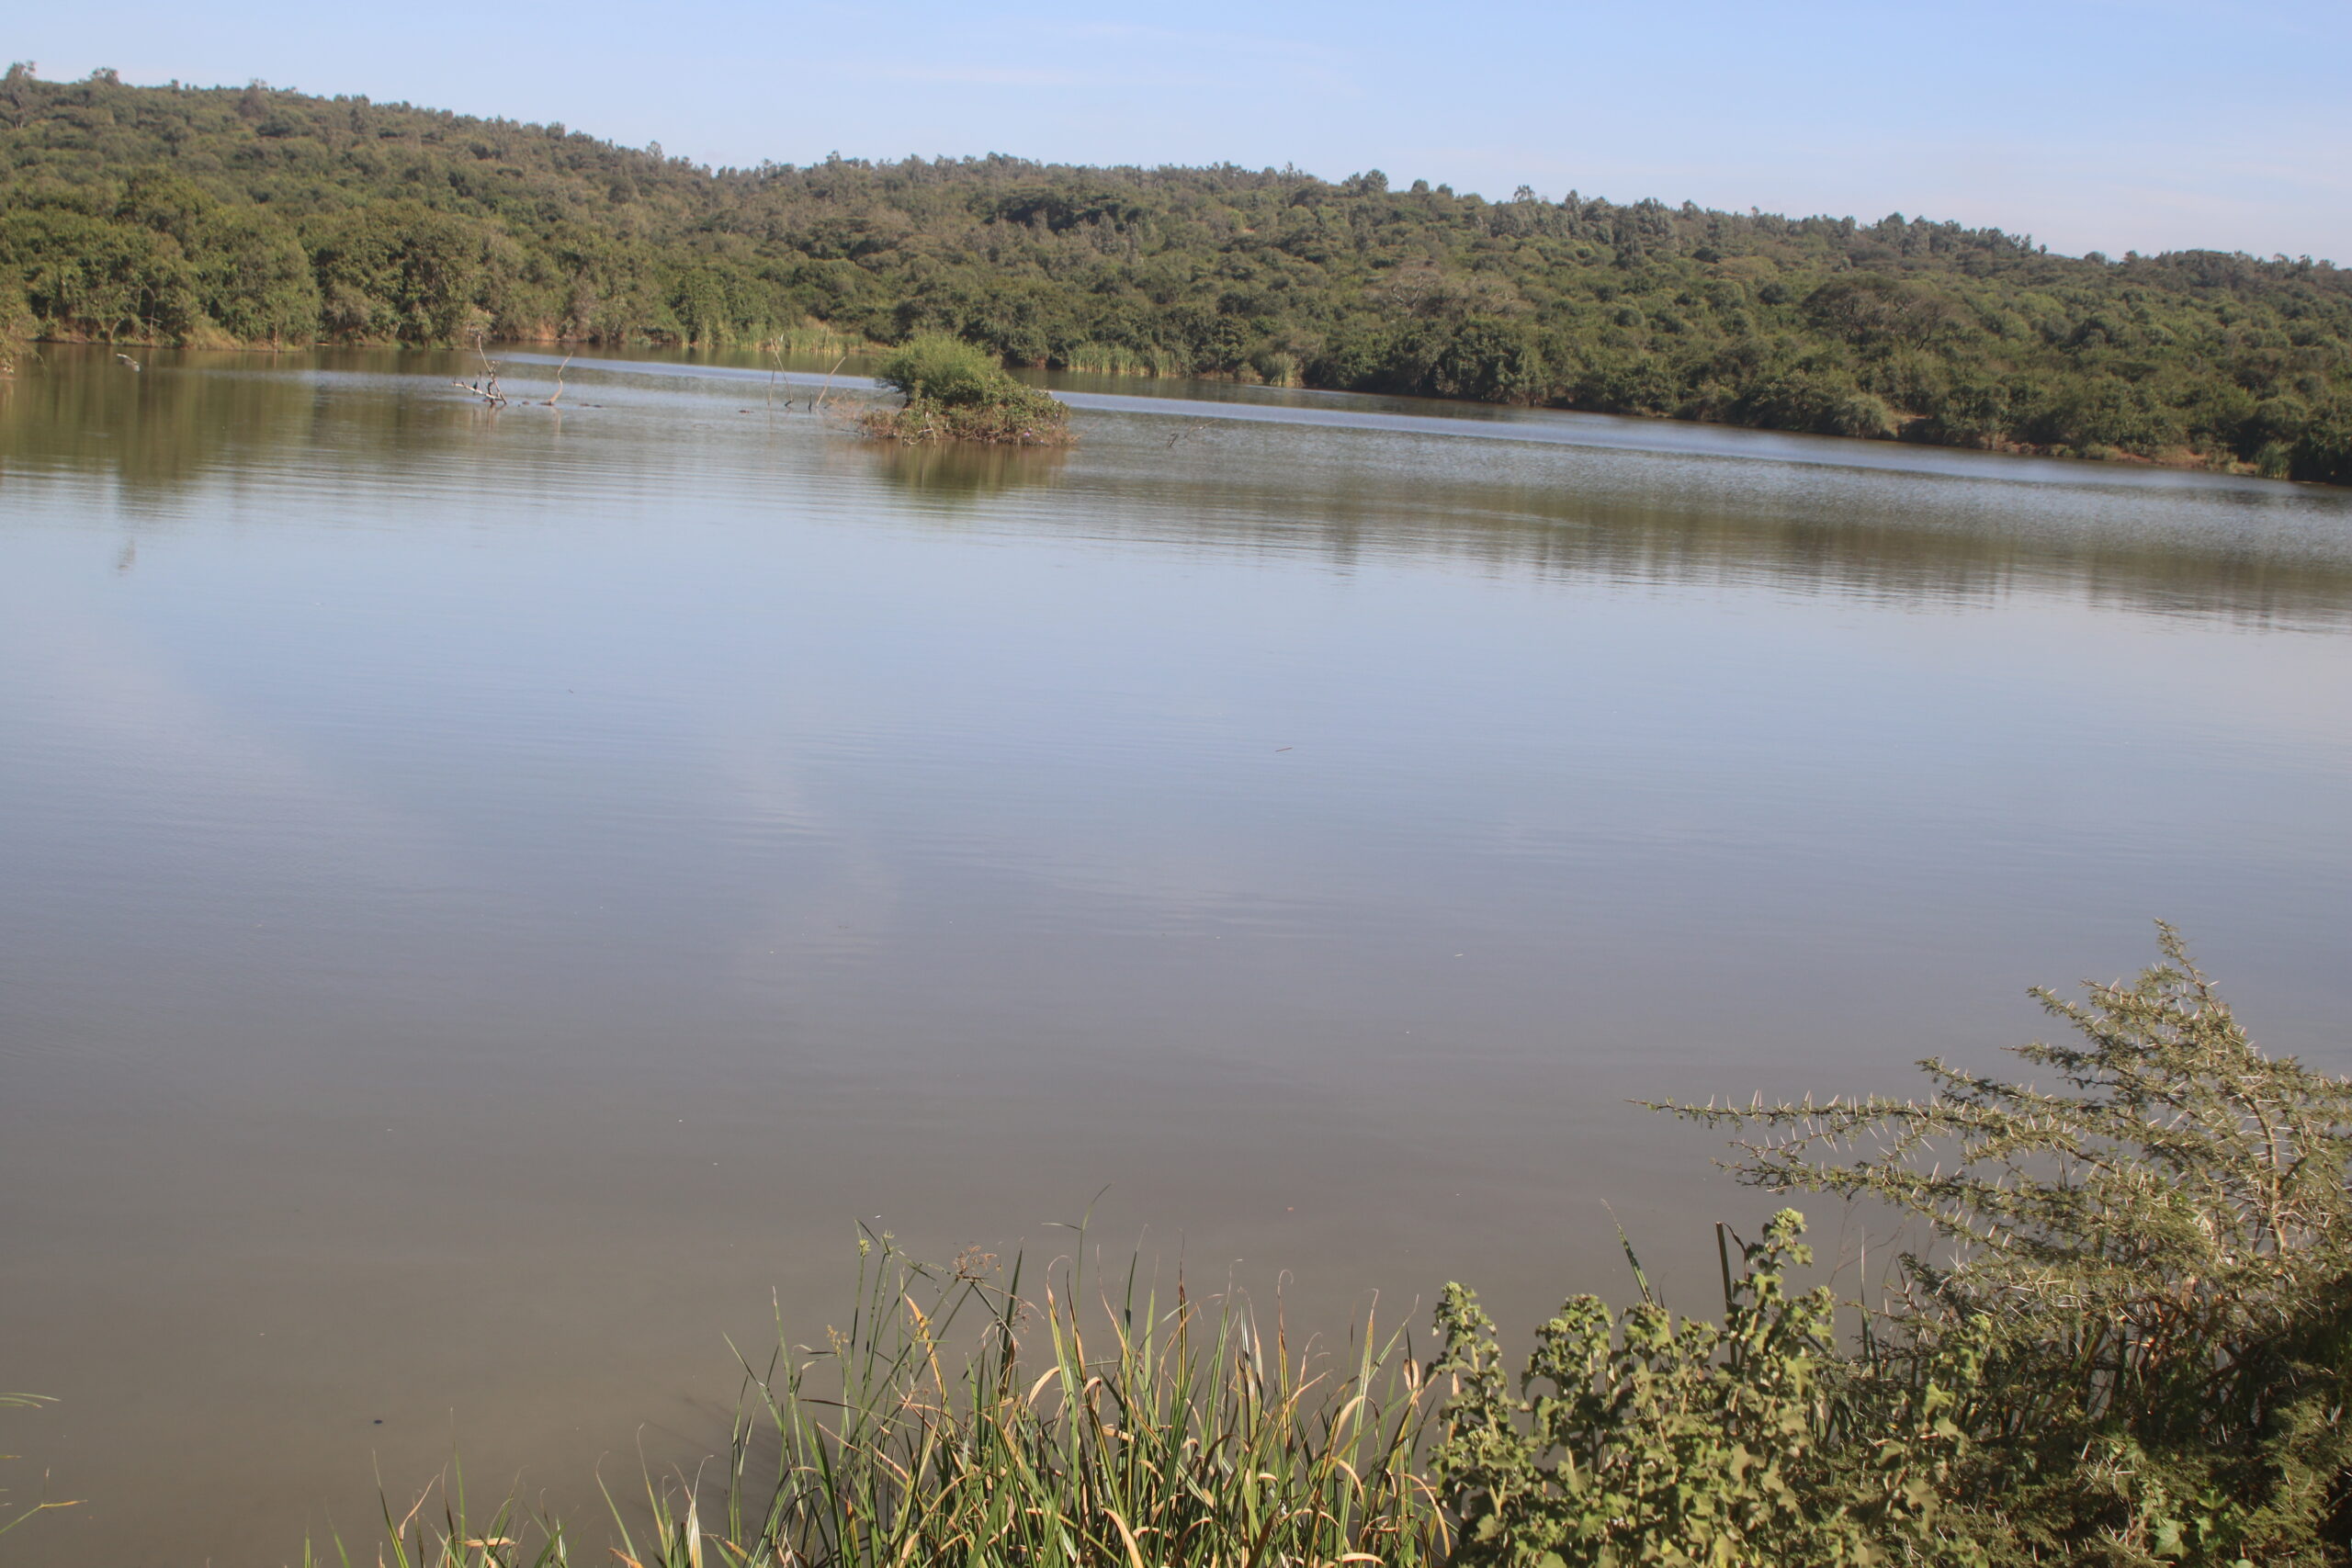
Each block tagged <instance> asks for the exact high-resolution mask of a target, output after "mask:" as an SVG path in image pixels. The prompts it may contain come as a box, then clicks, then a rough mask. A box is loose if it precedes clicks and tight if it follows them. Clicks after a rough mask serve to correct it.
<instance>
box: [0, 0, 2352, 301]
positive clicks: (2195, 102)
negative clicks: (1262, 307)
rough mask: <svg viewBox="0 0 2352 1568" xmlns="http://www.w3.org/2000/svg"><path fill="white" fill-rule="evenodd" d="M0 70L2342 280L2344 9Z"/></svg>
mask: <svg viewBox="0 0 2352 1568" xmlns="http://www.w3.org/2000/svg"><path fill="white" fill-rule="evenodd" d="M6 31H7V33H8V35H9V38H10V41H9V43H8V44H7V46H6V47H7V50H8V52H9V56H10V57H11V58H15V59H26V60H32V61H35V62H38V63H39V64H40V67H41V73H42V74H43V75H46V76H52V77H75V76H80V75H84V74H85V73H88V72H89V71H90V70H91V69H93V68H94V67H97V66H111V67H113V68H115V69H117V70H119V71H120V72H121V73H122V74H123V76H124V78H125V79H126V80H130V81H134V82H160V81H164V80H167V79H173V78H177V79H179V80H183V81H190V82H198V83H204V84H211V83H216V82H228V83H243V82H244V81H246V80H249V79H251V78H254V77H259V78H262V79H263V80H266V81H269V82H272V83H276V84H277V85H285V86H298V87H300V88H302V89H304V90H305V91H309V92H318V93H365V94H368V96H373V97H378V98H386V99H394V98H405V99H408V100H410V101H412V102H415V103H423V104H432V105H435V106H436V107H446V108H455V109H459V110H464V111H467V112H470V113H478V114H503V115H506V116H509V117H511V118H520V119H533V120H549V119H556V120H561V121H563V122H565V123H566V124H568V125H571V126H572V127H574V128H575V129H579V130H589V131H594V132H595V133H596V134H598V135H602V136H608V137H611V138H613V139H614V140H616V141H624V142H628V143H631V144H633V145H642V144H644V143H646V142H648V141H660V142H661V143H662V146H663V147H664V149H666V150H667V151H668V152H672V153H676V154H684V155H686V156H689V157H692V158H694V159H695V160H697V161H701V162H708V163H735V164H752V163H757V162H759V161H760V160H762V159H763V158H768V159H774V160H775V161H777V162H779V163H806V162H809V161H810V160H812V159H817V158H821V157H823V156H824V155H825V154H826V153H828V152H836V151H838V152H842V154H844V155H847V156H862V157H899V156H901V155H903V154H906V153H909V152H914V153H922V154H926V155H928V154H932V153H941V152H946V153H967V152H1012V153H1018V154H1022V155H1024V156H1028V157H1035V158H1046V159H1058V160H1068V161H1073V162H1084V163H1145V164H1159V163H1208V162H1218V161H1226V160H1230V161H1231V162H1234V163H1237V164H1246V165H1249V166H1250V167H1262V166H1265V165H1269V164H1272V165H1281V164H1297V165H1298V166H1299V167H1300V168H1303V169H1307V170H1310V171H1313V172H1314V173H1317V174H1320V175H1328V176H1330V177H1333V178H1337V177H1340V176H1342V175H1348V174H1350V173H1352V172H1354V171H1356V170H1359V169H1364V168H1381V169H1385V171H1387V173H1388V175H1390V177H1391V178H1392V179H1393V180H1396V181H1397V182H1400V183H1401V182H1404V181H1408V180H1412V179H1415V178H1426V179H1429V180H1430V181H1432V182H1445V183H1450V184H1452V185H1453V186H1455V187H1456V188H1458V189H1464V190H1476V191H1481V192H1484V193H1486V194H1487V195H1489V196H1508V195H1510V192H1511V191H1512V189H1513V188H1514V187H1516V186H1521V185H1527V186H1532V187H1533V188H1534V189H1535V190H1536V191H1537V192H1538V193H1539V194H1541V195H1544V196H1545V197H1558V196H1560V195H1561V194H1563V193H1564V192H1566V191H1567V190H1569V189H1571V188H1573V189H1577V190H1580V191H1582V192H1584V193H1585V194H1587V195H1589V196H1592V195H1597V196H1606V197H1611V198H1612V199H1616V200H1634V199H1638V198H1640V197H1645V196H1657V197H1662V198H1664V199H1666V200H1668V201H1681V200H1685V199H1689V200H1693V201H1697V202H1699V203H1701V204H1702V205H1704V206H1710V207H1724V208H1735V209H1744V208H1747V207H1760V208H1762V209H1765V210H1767V211H1783V212H1792V213H1804V212H1829V213H1835V214H1847V213H1850V214H1853V215H1856V216H1859V217H1861V218H1865V219H1874V218H1878V217H1880V216H1883V214H1885V213H1887V212H1889V211H1894V210H1900V211H1903V212H1905V213H1913V214H1925V215H1927V216H1929V217H1934V218H1951V219H1957V220H1961V221H1962V222H1966V223H1970V224H1997V225H1999V226H2001V227H2004V228H2007V229H2010V230H2013V231H2029V232H2030V233H2032V234H2033V235H2034V236H2035V237H2036V238H2038V239H2040V240H2041V241H2042V242H2043V243H2047V244H2049V245H2050V247H2051V248H2052V249H2053V250H2059V251H2065V252H2070V253H2073V252H2081V251H2086V250H2104V251H2107V252H2109V253H2110V254H2121V253H2122V252H2124V251H2126V250H2134V249H2136V250H2141V251H2155V250H2165V249H2177V248H2182V247H2186V246H2192V245H2205V246H2214V247H2218V248H2222V249H2233V250H2245V251H2251V252H2254V253H2256V254H2264V255H2267V254H2273V253H2285V254H2290V255H2301V254H2312V255H2320V256H2330V257H2334V258H2335V259H2336V260H2338V261H2341V262H2344V263H2346V264H2347V265H2352V87H2347V86H2346V81H2345V78H2344V74H2343V62H2344V59H2345V57H2346V44H2347V41H2352V0H2278V3H2273V4H2269V5H2260V6H2257V5H2240V4H2234V3H2230V0H2209V3H2205V4H2184V3H2176V0H2045V3H2043V4H2038V5H2019V4H1986V5H1975V6H1884V5H1878V6H1864V5H1850V4H1826V3H1825V4H1788V5H1772V4H1769V3H1766V4H1758V3H1750V4H1747V5H1715V4H1689V5H1621V4H1577V3H1574V0H1554V3H1552V4H1545V5H1520V4H1488V5H1480V6H1462V7H1455V8H1447V7H1443V6H1430V5H1419V6H1405V5H1394V4H1385V3H1359V4H1352V5H1339V4H1320V3H1317V4H1295V5H1284V4H1276V3H1271V0H1270V3H1263V4H1258V5H1244V4H1230V3H1226V0H1205V3H1202V4H1195V5H1193V6H1184V7H1175V8H1162V7H1142V6H1116V5H1096V6H1085V5H1075V4H1066V3H1041V4H1035V5H1030V6H995V5H988V4H981V3H974V4H967V5H937V4H932V3H930V0H910V3H907V4H900V5H897V6H887V7H886V6H846V5H831V4H806V3H772V4H754V3H748V0H671V3H668V4H664V5H661V6H652V5H644V4H629V5H622V4H614V3H611V0H578V3H575V4H551V3H548V0H520V3H516V4H499V3H495V0H491V3H484V0H403V3H401V4H399V5H390V6H381V5H369V6H321V5H317V4H315V3H314V0H304V3H300V4H297V3H295V0H245V3H243V4H242V5H239V6H235V7H233V8H232V7H225V6H187V5H185V4H176V3H175V4H168V5H167V4H163V3H160V0H79V3H78V4H76V5H74V6H39V7H35V6H24V7H22V8H21V10H20V11H19V16H18V19H17V20H16V21H14V22H12V23H11V24H10V25H9V26H8V28H7V29H6Z"/></svg>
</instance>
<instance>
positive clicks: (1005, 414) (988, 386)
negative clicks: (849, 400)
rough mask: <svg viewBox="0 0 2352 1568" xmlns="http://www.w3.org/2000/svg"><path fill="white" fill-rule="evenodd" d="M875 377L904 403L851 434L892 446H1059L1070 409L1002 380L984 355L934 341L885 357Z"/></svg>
mask: <svg viewBox="0 0 2352 1568" xmlns="http://www.w3.org/2000/svg"><path fill="white" fill-rule="evenodd" d="M875 376H876V379H878V380H880V381H881V382H882V383H883V384H884V385H885V386H887V387H888V388H890V389H892V390H893V391H896V392H899V393H900V394H902V395H903V396H904V397H905V398H906V402H905V404H904V405H903V406H902V407H899V408H895V409H876V410H873V411H871V412H868V413H866V414H865V415H864V416H862V417H861V418H860V419H859V421H858V428H859V429H861V430H863V431H864V432H865V434H868V435H872V436H876V437H880V438H882V439H886V440H891V441H907V442H923V441H978V442H985V443H987V444H989V445H990V446H1068V445H1069V443H1070V441H1071V439H1072V437H1071V435H1070V431H1069V409H1067V408H1065V407H1064V406H1063V405H1062V403H1061V401H1060V400H1058V399H1057V398H1054V397H1052V396H1050V395H1048V394H1047V393H1045V392H1041V391H1039V390H1038V389H1035V387H1029V386H1024V385H1023V384H1022V383H1021V382H1019V381H1016V380H1014V379H1013V378H1012V376H1011V375H1009V374H1008V373H1007V372H1006V371H1005V368H1004V367H1003V366H1002V365H1001V364H999V363H998V362H997V361H996V359H995V358H994V356H992V355H990V354H989V352H988V351H987V350H986V349H984V348H980V347H978V346H976V345H974V344H968V343H966V342H964V341H963V340H962V339H960V338H954V337H947V336H944V335H940V334H933V335H929V336H924V337H918V338H915V339H912V340H911V341H910V342H909V343H907V344H904V345H903V346H901V347H899V348H897V349H894V350H892V351H891V353H890V355H889V356H888V358H886V359H884V360H883V361H882V363H881V365H880V367H877V368H876V371H875Z"/></svg>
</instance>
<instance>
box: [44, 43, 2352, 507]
mask: <svg viewBox="0 0 2352 1568" xmlns="http://www.w3.org/2000/svg"><path fill="white" fill-rule="evenodd" d="M928 330H944V331H948V332H952V333H959V334H961V335H963V336H965V337H967V338H969V339H972V340H973V341H975V342H978V343H980V344H985V345H987V346H988V347H989V348H990V349H991V350H993V351H994V352H996V353H998V354H1001V355H1003V356H1004V357H1005V358H1006V359H1007V360H1008V361H1009V362H1011V363H1013V364H1017V365H1053V366H1065V367H1080V368H1097V369H1124V370H1153V371H1162V372H1184V373H1193V374H1206V375H1219V376H1234V377H1239V378H1245V379H1264V380H1268V381H1278V382H1293V383H1304V384H1306V385H1311V386H1320V387H1333V388H1351V389H1367V390H1388V391H1400V392H1419V393H1429V394H1434V395H1437V396H1442V397H1459V398H1474V399H1484V400H1494V401H1504V402H1519V403H1539V404H1551V405H1556V406H1561V407H1568V408H1578V409H1590V410H1599V411H1607V412H1629V413H1642V414H1655V415H1666V416H1671V417H1676V418H1683V419H1699V420H1713V421H1721V422H1727V423H1739V424H1749V425H1759V426H1765V427H1770V428H1774V429H1784V430H1807V431H1819V432H1826V433H1834V434H1849V435H1863V436H1877V437H1889V438H1901V439H1909V440H1918V441H1928V442H1935V443H1942V444H1947V445H1952V446H1979V447H1995V448H2031V449H2039V450H2051V451H2065V452H2073V453H2077V454H2082V455H2088V456H2116V457H2125V456H2128V457H2143V458H2151V459H2155V460H2159V461H2165V462H2176V463H2201V464H2205V465H2208V466H2211V467H2216V468H2248V469H2254V470H2257V471H2260V472H2264V473H2269V474H2276V475H2291V476H2293V477H2297V478H2303V479H2326V480H2332V481H2334V482H2337V483H2345V482H2352V273H2347V272H2346V271H2345V270H2343V269H2339V268H2337V267H2335V266H2334V265H2330V264H2328V263H2324V262H2319V263H2314V262H2312V261H2309V260H2302V261H2289V260H2285V259H2274V260H2271V261H2258V260H2256V259H2254V258H2252V257H2249V256H2245V255H2238V254H2224V253H2220V252H2209V251H2197V252H2185V253H2179V254H2168V255H2162V256H2136V255H2132V256H2126V257H2124V258H2123V259H2121V260H2120V261H2115V260H2109V259H2108V258H2105V257H2102V256H2098V255H2091V256H2086V257H2082V258H2079V259H2075V258H2068V257H2062V256H2054V255H2051V254H2046V253H2045V252H2043V251H2042V250H2041V249H2039V248H2038V247H2036V246H2035V245H2033V244H2032V243H2030V241H2029V240H2026V239H2022V238H2019V237H2018V236H2014V235H2010V234H2007V233H2004V232H2001V231H1997V230H1969V229H1962V228H1960V227H1958V226H1957V225H1953V224H1948V223H1931V222H1928V221H1925V220H1917V219H1911V220H1906V219H1904V218H1902V217H1900V216H1896V217H1890V218H1888V219H1885V220H1883V221H1880V222H1876V223H1868V224H1862V223H1857V222H1855V221H1853V220H1850V219H1832V218H1804V219H1786V218H1779V217H1774V216H1770V215H1769V214H1758V213H1747V214H1739V213H1728V212H1713V211H1706V210H1702V209H1698V208H1695V207H1690V206H1684V207H1680V208H1671V207H1667V206H1664V205H1662V204H1660V203H1657V202H1655V201H1649V202H1642V203H1638V204H1635V205H1632V206H1619V205H1613V204H1611V203H1609V202H1605V201H1599V200H1589V199H1584V198H1581V197H1577V196H1575V195H1571V196H1569V197H1567V198H1566V199H1565V200H1563V201H1559V202H1550V201H1544V200H1540V199H1537V198H1536V197H1533V196H1532V195H1531V194H1529V193H1527V192H1524V191H1522V192H1521V193H1520V195H1519V196H1518V197H1515V198H1514V199H1512V200H1509V201H1500V202H1490V201H1486V200H1483V199H1481V198H1479V197H1476V196H1459V195H1456V194H1455V193H1453V191H1451V190H1450V189H1448V188H1446V187H1445V186H1438V187H1436V188H1434V189H1432V188H1430V187H1429V186H1426V185H1424V184H1420V183H1416V184H1415V185H1414V186H1412V188H1411V189H1410V190H1396V189H1391V188H1390V187H1389V186H1388V183H1387V181H1386V180H1385V178H1384V177H1383V176H1382V175H1379V174H1377V173H1371V174H1363V175H1355V176H1353V177H1351V178H1349V179H1346V180H1343V181H1340V182H1338V183H1336V184H1334V183H1330V182H1328V181H1325V180H1321V179H1317V178H1315V177H1313V176H1311V175H1304V174H1300V173H1297V172H1295V171H1292V170H1282V171H1276V170H1264V171H1251V170H1246V169H1240V168H1235V167H1230V166H1226V167H1214V168H1160V169H1139V168H1081V167H1069V166H1062V165H1048V164H1032V163H1027V162H1023V161H1022V160H1019V159H1013V158H1005V157H998V156H989V157H985V158H966V159H943V160H938V161H932V162H924V161H922V160H909V161H907V162H904V163H896V164H869V163H865V162H860V161H854V160H845V159H838V158H836V159H829V160H827V161H826V162H824V163H822V164H814V165H811V166H809V167H805V168H797V167H793V166H790V165H776V164H763V165H762V166H760V167H758V168H752V169H720V170H716V171H714V170H710V169H707V168H704V167H700V166H698V165H695V164H689V163H687V162H685V161H684V160H682V159H673V158H667V157H664V156H663V155H662V152H661V150H660V149H659V148H658V147H654V148H649V149H646V150H644V151H637V150H632V149H628V148H623V147H616V146H614V145H613V144H611V143H609V142H605V141H597V140H595V139H594V138H593V137H590V136H587V135H585V134H582V133H581V132H577V131H571V130H566V129H565V128H564V127H563V126H561V125H547V126H540V125H524V124H518V123H515V122H513V121H509V120H500V119H475V118H466V117H463V116H459V115H454V114H448V113H444V112H440V111H435V110H427V109H419V108H413V107H409V106H407V105H405V104H379V103H371V102H369V101H368V100H367V99H365V98H344V97H338V98H321V97H312V96H303V95H300V94H296V93H290V92H279V91H275V90H272V89H270V88H268V87H266V86H261V85H254V86H250V87H242V88H191V87H182V86H178V85H172V86H164V87H136V86H130V85H125V84H123V83H121V82H119V81H118V80H116V79H115V78H114V76H113V75H112V73H98V74H96V75H95V76H93V77H92V78H90V79H89V80H86V81H82V82H74V83H55V82H45V81H42V80H40V79H39V78H38V77H37V75H36V74H35V73H34V72H33V70H32V69H31V68H29V67H26V66H17V67H14V68H12V69H11V70H10V71H9V72H8V73H7V75H6V80H5V82H4V83H0V331H4V332H5V335H6V336H8V337H10V338H12V339H15V340H17V341H19V342H21V340H23V339H26V338H36V337H47V338H98V339H112V340H117V341H123V340H137V341H144V342H164V343H182V344H229V343H238V344H277V345H293V344H308V343H311V342H313V341H317V340H322V339H324V340H332V341H341V342H365V343H393V342H398V343H417V344H424V343H447V342H451V341H466V340H469V339H470V338H471V337H472V336H473V335H474V334H476V333H481V334H486V335H487V336H488V337H490V338H492V339H497V338H510V339H512V338H524V339H539V340H553V339H559V338H563V339H576V340H580V341H583V342H589V343H607V344H608V343H621V342H639V341H655V342H667V343H691V344H713V345H717V344H746V345H748V344H758V343H763V342H774V341H777V340H779V339H783V340H786V341H803V342H805V341H809V336H810V334H812V333H823V332H827V331H830V332H831V333H840V334H842V335H845V336H848V337H851V338H856V339H875V340H879V341H884V342H898V341H902V340H903V339H905V338H907V337H908V336H910V335H911V334H913V333H917V332H922V331H928Z"/></svg>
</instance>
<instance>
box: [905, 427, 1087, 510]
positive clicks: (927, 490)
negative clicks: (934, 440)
mask: <svg viewBox="0 0 2352 1568" xmlns="http://www.w3.org/2000/svg"><path fill="white" fill-rule="evenodd" d="M865 453H866V457H867V458H868V460H869V462H870V463H871V465H872V468H873V471H874V473H875V474H876V476H877V477H878V478H879V479H882V481H883V482H884V483H886V484H888V485H889V486H891V487H893V488H895V489H898V490H902V491H908V492H910V493H911V494H915V495H920V496H922V497H923V498H925V499H926V500H932V501H943V502H950V503H954V502H969V501H976V500H978V499H980V498H981V497H984V496H993V495H1001V494H1002V493H1003V492H1004V491H1009V490H1016V489H1019V488H1021V487H1023V486H1027V485H1051V484H1057V483H1059V482H1060V480H1061V478H1062V471H1063V468H1064V467H1065V466H1066V465H1067V463H1068V462H1069V451H1068V450H1067V449H1066V448H1059V447H1020V446H906V445H903V444H901V443H899V442H873V443H869V444H867V446H866V448H865Z"/></svg>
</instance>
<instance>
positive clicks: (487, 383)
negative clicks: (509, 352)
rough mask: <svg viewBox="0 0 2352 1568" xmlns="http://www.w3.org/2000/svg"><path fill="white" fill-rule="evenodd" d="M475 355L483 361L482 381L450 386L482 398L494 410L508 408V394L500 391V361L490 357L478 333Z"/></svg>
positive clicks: (460, 382)
mask: <svg viewBox="0 0 2352 1568" xmlns="http://www.w3.org/2000/svg"><path fill="white" fill-rule="evenodd" d="M474 355H475V357H477V358H479V359H480V360H481V370H482V377H481V380H480V381H452V382H450V383H449V385H451V386H452V387H456V388H458V389H461V390H464V391H468V392H471V393H472V394H473V395H474V396H475V397H478V398H480V399H481V400H482V401H483V402H485V403H487V404H489V405H490V406H491V407H492V408H494V409H503V408H504V407H505V406H506V394H505V393H504V392H503V391H502V390H500V389H499V385H498V361H496V360H495V359H492V357H491V356H490V351H489V350H488V349H486V348H484V347H483V346H482V338H481V333H480V332H476V333H474Z"/></svg>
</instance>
